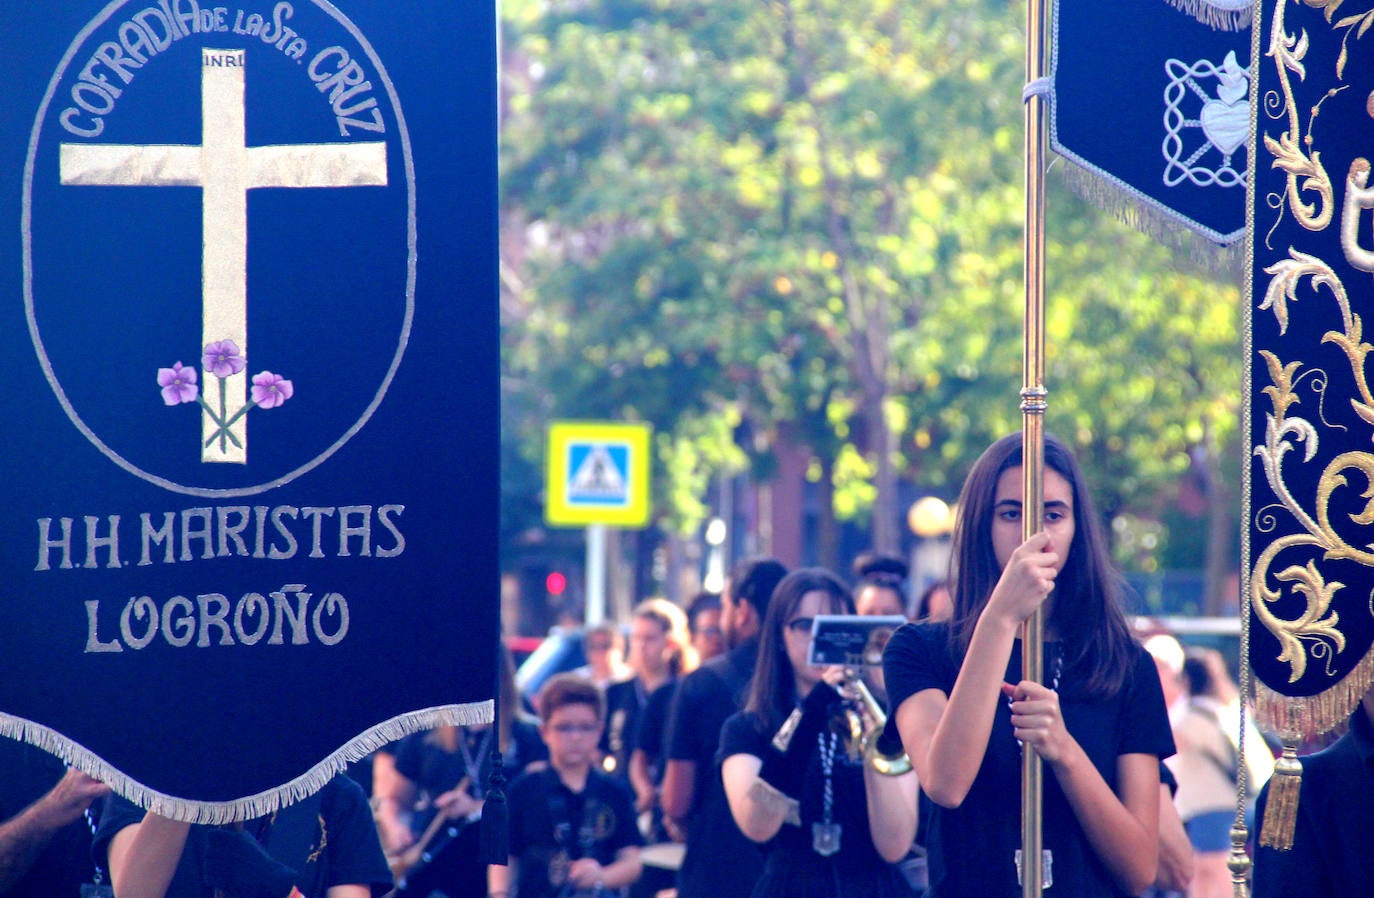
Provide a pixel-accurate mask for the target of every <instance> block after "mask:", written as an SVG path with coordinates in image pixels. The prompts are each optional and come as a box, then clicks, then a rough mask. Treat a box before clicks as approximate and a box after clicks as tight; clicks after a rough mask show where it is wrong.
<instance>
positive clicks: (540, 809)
mask: <svg viewBox="0 0 1374 898" xmlns="http://www.w3.org/2000/svg"><path fill="white" fill-rule="evenodd" d="M643 843H644V839H643V837H642V836H640V834H639V827H638V826H637V825H636V824H635V809H634V800H633V798H631V796H630V790H629V788H628V787H627V786H625V785H624V784H623V783H621V782H620V781H619V780H615V779H612V778H611V777H609V776H606V775H605V774H603V773H601V772H599V771H597V770H595V769H593V770H589V771H588V772H587V784H586V786H585V787H584V788H583V789H582V791H581V792H574V791H572V790H571V789H569V788H568V787H567V786H565V785H564V784H563V781H562V780H561V779H560V778H559V776H558V772H557V771H556V770H554V769H553V768H552V767H546V768H543V769H541V770H537V771H532V772H529V773H525V774H522V775H521V776H520V777H519V778H518V779H516V780H515V781H514V782H513V783H511V786H510V853H511V857H513V858H515V859H516V862H517V864H518V865H519V866H518V876H519V879H518V881H517V883H516V886H517V889H516V890H517V893H518V894H519V895H520V898H553V896H556V895H560V894H561V889H562V888H563V886H564V885H566V883H567V867H568V864H569V863H570V862H571V861H575V860H579V859H580V858H584V857H590V858H594V859H595V860H596V862H597V863H599V864H601V865H603V866H605V865H606V864H610V863H612V862H614V861H615V859H616V855H617V854H619V852H620V851H621V849H623V848H628V847H631V846H637V845H642V844H643Z"/></svg>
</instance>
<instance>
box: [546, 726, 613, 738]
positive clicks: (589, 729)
mask: <svg viewBox="0 0 1374 898" xmlns="http://www.w3.org/2000/svg"><path fill="white" fill-rule="evenodd" d="M550 729H552V730H553V731H554V732H555V733H557V734H558V735H560V736H590V735H591V734H592V733H595V732H596V731H597V730H599V729H601V724H599V723H555V724H554V725H553V726H552V727H551V728H550Z"/></svg>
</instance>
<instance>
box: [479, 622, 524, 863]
mask: <svg viewBox="0 0 1374 898" xmlns="http://www.w3.org/2000/svg"><path fill="white" fill-rule="evenodd" d="M510 664H511V661H510V658H509V656H508V655H507V654H506V652H505V645H504V644H500V645H498V647H497V652H496V677H495V683H494V687H495V688H494V689H493V690H492V702H493V705H494V708H493V711H492V715H491V725H492V730H493V732H495V733H496V734H497V736H496V739H495V740H493V742H492V746H491V768H490V769H489V770H488V771H487V788H486V790H485V798H484V800H483V802H482V823H481V829H480V830H479V831H478V839H477V855H478V857H479V858H481V860H482V863H484V864H496V865H498V866H502V867H504V866H505V865H506V864H508V863H510V807H509V806H508V805H507V804H506V771H505V768H504V766H503V764H502V761H501V739H502V736H501V734H502V733H504V732H506V730H505V728H503V727H502V725H501V721H502V716H501V715H503V714H504V715H507V716H508V717H510V718H514V716H515V714H516V711H517V708H516V707H515V701H516V699H515V696H514V694H513V693H507V691H506V689H505V688H503V687H504V686H505V685H506V682H505V680H506V677H505V676H503V674H509V675H510V679H511V681H512V682H514V673H513V671H507V670H506V667H507V665H510ZM503 704H504V705H505V707H502V705H503Z"/></svg>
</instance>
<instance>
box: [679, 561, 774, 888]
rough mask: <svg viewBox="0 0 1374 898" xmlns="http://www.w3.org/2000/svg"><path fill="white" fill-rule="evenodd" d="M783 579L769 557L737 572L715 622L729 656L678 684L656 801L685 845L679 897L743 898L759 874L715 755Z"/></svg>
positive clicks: (756, 855) (758, 858)
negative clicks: (732, 812) (718, 623)
mask: <svg viewBox="0 0 1374 898" xmlns="http://www.w3.org/2000/svg"><path fill="white" fill-rule="evenodd" d="M786 574H787V569H786V568H784V567H783V566H782V565H781V564H779V563H778V562H777V561H775V560H773V559H771V558H758V559H749V560H746V561H743V562H741V563H740V564H739V565H738V566H736V568H735V570H734V571H732V572H731V577H730V581H729V582H728V583H727V584H726V588H725V591H724V593H722V595H721V623H722V624H723V625H724V630H725V637H726V641H727V642H728V643H729V645H730V646H731V648H730V651H728V652H727V653H726V654H724V655H720V656H718V657H716V658H713V659H711V661H709V662H708V663H706V664H703V665H702V666H701V667H699V668H697V669H696V670H695V671H694V672H693V673H691V674H689V675H688V676H687V677H686V678H685V679H683V681H682V682H681V684H679V686H678V690H677V695H676V696H675V697H674V699H673V706H672V709H671V711H670V712H669V715H668V730H667V735H666V737H665V739H666V755H667V762H666V764H665V771H664V776H663V789H662V796H661V801H662V805H663V813H664V815H665V817H666V818H667V819H668V820H669V822H670V827H671V829H672V830H673V831H674V837H675V838H681V839H683V840H685V841H686V843H687V850H686V854H685V856H684V857H683V860H682V867H681V869H680V870H678V879H677V890H678V898H745V896H747V895H748V894H749V892H750V890H751V889H752V888H753V885H754V881H755V880H756V879H757V878H758V875H759V873H760V871H761V870H762V869H763V855H762V853H761V852H760V851H759V848H758V846H757V845H755V844H754V843H753V842H751V841H749V840H748V839H746V838H745V837H744V834H743V833H742V832H740V830H739V827H738V826H736V825H735V821H734V818H732V817H731V816H730V807H729V805H728V804H727V803H726V799H725V790H724V788H723V787H722V785H721V780H720V768H719V766H718V765H717V763H716V749H717V748H718V747H719V745H720V732H721V728H722V727H723V726H724V725H725V721H726V719H727V718H728V717H730V715H732V714H734V713H735V712H736V711H738V710H740V709H741V708H742V707H743V706H744V694H745V690H746V688H747V687H748V685H749V679H750V677H752V676H753V675H754V665H755V664H756V663H757V661H758V634H759V629H760V627H761V626H762V623H763V618H764V616H765V615H766V614H767V613H768V603H769V601H770V600H771V598H772V596H773V589H774V588H775V587H776V586H777V585H778V582H779V581H781V580H782V578H783V577H784V576H786ZM722 871H728V875H722Z"/></svg>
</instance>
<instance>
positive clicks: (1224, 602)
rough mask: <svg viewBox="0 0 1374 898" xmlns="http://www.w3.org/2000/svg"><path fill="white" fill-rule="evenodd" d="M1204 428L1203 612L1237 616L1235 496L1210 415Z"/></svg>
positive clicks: (1204, 421) (1237, 564)
mask: <svg viewBox="0 0 1374 898" xmlns="http://www.w3.org/2000/svg"><path fill="white" fill-rule="evenodd" d="M1202 427H1203V446H1204V452H1205V455H1204V458H1203V470H1204V471H1205V472H1206V475H1205V476H1206V480H1205V482H1204V486H1205V491H1204V494H1203V495H1204V496H1205V498H1206V501H1207V555H1206V558H1205V560H1204V562H1203V576H1202V583H1203V612H1204V613H1205V614H1208V615H1212V616H1222V615H1230V614H1234V613H1236V611H1237V606H1236V602H1237V601H1238V598H1239V597H1238V596H1236V595H1234V594H1232V593H1233V590H1234V585H1235V580H1234V578H1233V577H1232V576H1231V574H1232V573H1233V572H1234V571H1235V570H1236V569H1237V568H1239V559H1237V558H1235V557H1234V556H1233V553H1232V551H1231V546H1232V536H1233V534H1232V532H1231V529H1232V526H1233V521H1232V517H1231V513H1230V511H1231V504H1232V501H1233V500H1232V496H1231V490H1230V489H1229V488H1227V484H1226V479H1225V476H1224V475H1223V473H1222V470H1221V455H1220V452H1219V451H1218V447H1217V445H1216V437H1215V435H1214V433H1213V430H1212V426H1211V422H1210V421H1209V420H1208V419H1207V417H1206V416H1204V417H1203V420H1202Z"/></svg>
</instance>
